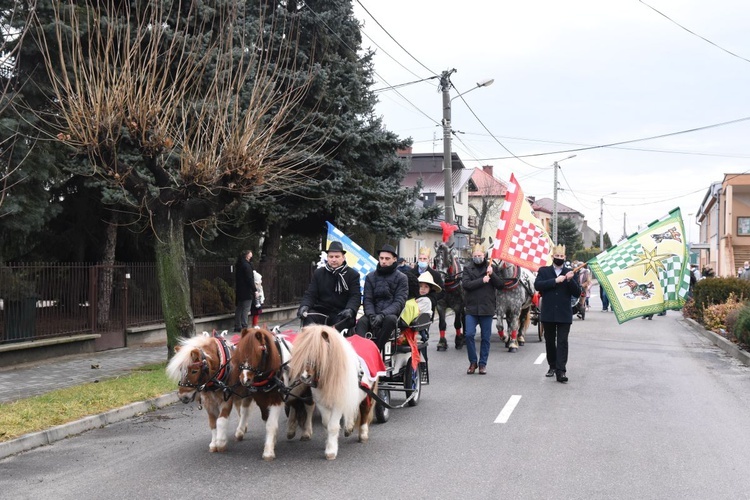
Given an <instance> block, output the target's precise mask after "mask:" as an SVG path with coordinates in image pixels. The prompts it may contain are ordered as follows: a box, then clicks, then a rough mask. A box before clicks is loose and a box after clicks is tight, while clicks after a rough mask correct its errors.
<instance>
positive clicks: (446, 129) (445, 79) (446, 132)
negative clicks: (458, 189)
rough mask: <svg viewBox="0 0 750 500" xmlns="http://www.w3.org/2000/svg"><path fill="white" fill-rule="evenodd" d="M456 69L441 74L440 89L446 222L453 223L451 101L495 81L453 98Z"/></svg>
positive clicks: (489, 81)
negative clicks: (452, 76) (453, 80)
mask: <svg viewBox="0 0 750 500" xmlns="http://www.w3.org/2000/svg"><path fill="white" fill-rule="evenodd" d="M455 72H456V70H455V68H454V69H451V70H446V71H443V73H442V74H441V75H440V86H439V89H440V90H441V91H442V93H443V124H442V125H443V182H444V183H445V222H447V223H448V224H453V223H454V222H455V217H454V215H453V168H452V163H453V160H452V158H451V101H453V99H455V98H456V97H460V96H462V95H464V94H468V93H469V92H471V91H472V90H476V89H478V88H479V87H488V86H490V85H492V83H493V82H494V81H495V80H493V79H489V80H482V81H480V82H478V83H477V85H476V87H472V88H470V89H469V90H467V91H466V92H462V93H460V94H458V95H457V96H456V97H454V98H453V99H451V97H450V89H451V87H452V86H453V84H452V83H451V80H450V77H451V75H452V74H453V73H455Z"/></svg>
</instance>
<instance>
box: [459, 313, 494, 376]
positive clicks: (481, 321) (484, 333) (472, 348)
mask: <svg viewBox="0 0 750 500" xmlns="http://www.w3.org/2000/svg"><path fill="white" fill-rule="evenodd" d="M477 325H479V330H480V334H481V337H480V338H481V342H480V344H479V366H486V365H487V359H488V358H489V357H490V338H492V315H488V316H485V315H483V316H479V315H474V314H467V315H466V330H465V331H464V335H466V354H468V355H469V363H476V362H477V346H476V344H474V336H475V335H476V333H477Z"/></svg>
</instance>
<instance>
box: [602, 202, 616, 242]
mask: <svg viewBox="0 0 750 500" xmlns="http://www.w3.org/2000/svg"><path fill="white" fill-rule="evenodd" d="M613 194H617V192H614V193H609V194H608V195H607V196H610V195H613ZM599 250H600V251H602V252H603V251H604V197H602V198H601V199H599Z"/></svg>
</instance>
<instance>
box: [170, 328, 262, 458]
mask: <svg viewBox="0 0 750 500" xmlns="http://www.w3.org/2000/svg"><path fill="white" fill-rule="evenodd" d="M174 350H175V354H174V356H173V357H172V359H171V360H170V361H169V363H168V364H167V369H166V372H167V376H168V377H169V378H170V379H172V380H174V381H175V382H177V384H178V386H179V389H178V391H177V392H178V396H179V398H180V401H182V402H183V403H190V402H191V401H193V400H195V397H196V396H198V395H200V399H199V402H200V405H201V406H202V407H204V408H205V409H206V413H207V414H208V425H209V426H210V427H211V444H209V446H208V449H209V451H211V452H217V451H219V452H221V451H226V449H227V426H228V425H229V415H230V414H231V412H232V408H233V407H234V408H236V409H237V412H238V413H239V417H240V421H239V424H238V425H237V430H236V432H235V437H236V438H237V440H238V441H241V440H242V438H243V437H244V435H245V432H246V431H247V420H248V418H249V416H250V404H251V399H249V398H246V397H243V396H244V394H238V393H237V392H236V389H237V382H238V378H237V371H236V370H232V369H231V367H230V360H231V357H232V351H233V348H232V346H231V344H229V343H227V341H226V340H225V339H224V338H223V337H221V336H213V335H209V334H208V333H205V332H204V334H203V335H197V336H195V337H191V338H189V339H182V340H180V343H179V345H177V346H175V348H174Z"/></svg>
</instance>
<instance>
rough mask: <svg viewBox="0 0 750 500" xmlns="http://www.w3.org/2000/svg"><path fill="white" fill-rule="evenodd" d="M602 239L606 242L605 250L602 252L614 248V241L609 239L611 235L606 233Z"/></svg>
mask: <svg viewBox="0 0 750 500" xmlns="http://www.w3.org/2000/svg"><path fill="white" fill-rule="evenodd" d="M602 239H603V240H604V248H602V250H606V249H608V248H612V240H611V239H610V238H609V233H604V237H603V238H602Z"/></svg>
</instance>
